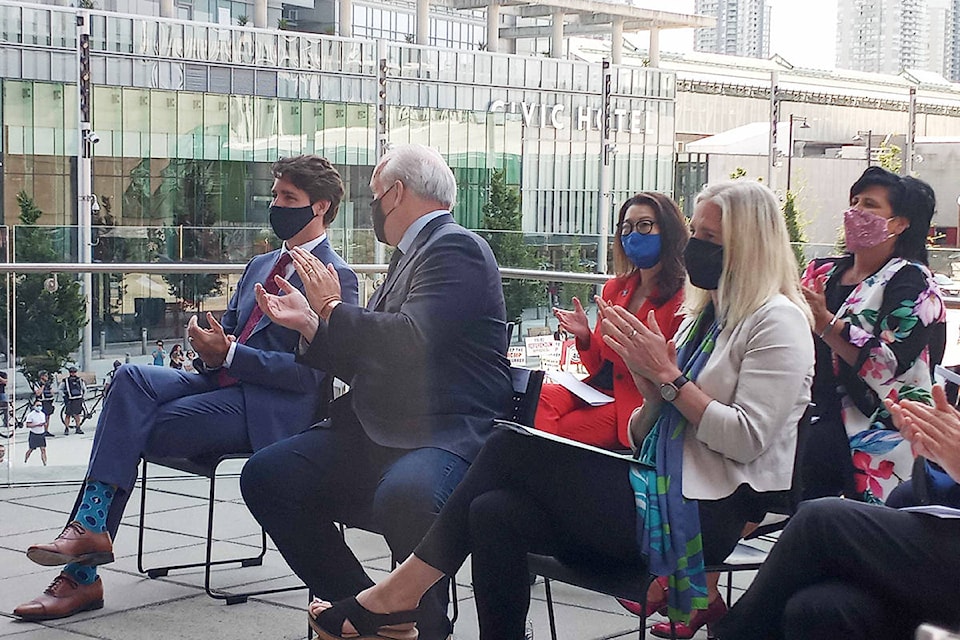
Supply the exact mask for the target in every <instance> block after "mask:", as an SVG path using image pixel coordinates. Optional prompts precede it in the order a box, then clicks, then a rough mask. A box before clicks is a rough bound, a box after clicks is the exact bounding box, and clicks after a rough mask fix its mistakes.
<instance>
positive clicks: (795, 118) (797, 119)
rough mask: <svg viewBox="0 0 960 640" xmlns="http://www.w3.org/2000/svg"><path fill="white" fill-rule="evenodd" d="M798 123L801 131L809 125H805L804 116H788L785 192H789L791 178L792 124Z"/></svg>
mask: <svg viewBox="0 0 960 640" xmlns="http://www.w3.org/2000/svg"><path fill="white" fill-rule="evenodd" d="M796 122H799V123H800V128H801V129H809V128H810V125H808V124H807V119H806V118H805V117H804V116H795V115H793V114H792V113H791V114H790V129H789V133H788V134H787V144H788V145H789V146H788V148H787V191H790V179H791V177H792V176H793V125H794V123H796Z"/></svg>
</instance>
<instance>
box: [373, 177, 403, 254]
mask: <svg viewBox="0 0 960 640" xmlns="http://www.w3.org/2000/svg"><path fill="white" fill-rule="evenodd" d="M395 186H397V183H396V182H394V183H393V185H391V186H390V188H389V189H387V190H386V191H384V192H383V193H381V194H380V197H379V198H374V199H373V202H371V203H370V218H371V220H372V221H373V235H375V236H376V237H377V240H379V241H380V242H382V243H384V244H387V232H386V226H387V216H388V215H389V214H390V213H393V209H396V207H394V208H393V209H390V211H388V212H387V213H384V212H383V197H384V196H385V195H387V194H388V193H390V191H391V190H393V187H395Z"/></svg>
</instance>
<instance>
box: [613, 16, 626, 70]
mask: <svg viewBox="0 0 960 640" xmlns="http://www.w3.org/2000/svg"><path fill="white" fill-rule="evenodd" d="M611 27H612V30H611V31H610V62H612V63H613V64H620V63H622V62H623V18H622V17H616V18H614V19H613V24H612V25H611Z"/></svg>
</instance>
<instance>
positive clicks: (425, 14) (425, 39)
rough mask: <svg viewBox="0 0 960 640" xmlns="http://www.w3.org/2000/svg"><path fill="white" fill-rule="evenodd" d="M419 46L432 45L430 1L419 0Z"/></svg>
mask: <svg viewBox="0 0 960 640" xmlns="http://www.w3.org/2000/svg"><path fill="white" fill-rule="evenodd" d="M417 44H430V0H417Z"/></svg>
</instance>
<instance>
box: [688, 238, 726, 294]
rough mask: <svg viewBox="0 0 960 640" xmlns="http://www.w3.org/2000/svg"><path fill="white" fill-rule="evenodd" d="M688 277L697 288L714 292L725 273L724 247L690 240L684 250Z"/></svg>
mask: <svg viewBox="0 0 960 640" xmlns="http://www.w3.org/2000/svg"><path fill="white" fill-rule="evenodd" d="M683 262H684V264H685V265H686V267H687V275H688V276H690V282H691V284H693V286H695V287H700V288H701V289H706V290H707V291H714V290H716V289H717V288H718V287H719V286H720V274H721V273H723V245H720V244H714V243H713V242H707V241H706V240H699V239H697V238H690V240H689V241H688V242H687V246H686V248H685V249H684V250H683Z"/></svg>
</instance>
